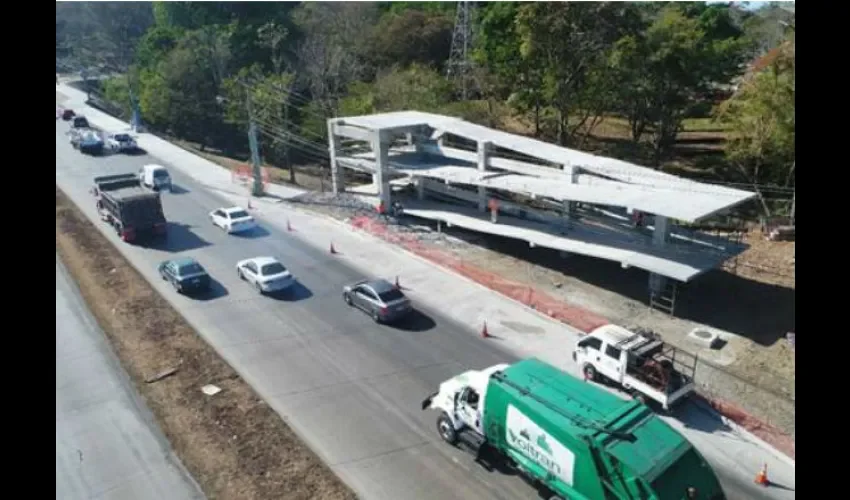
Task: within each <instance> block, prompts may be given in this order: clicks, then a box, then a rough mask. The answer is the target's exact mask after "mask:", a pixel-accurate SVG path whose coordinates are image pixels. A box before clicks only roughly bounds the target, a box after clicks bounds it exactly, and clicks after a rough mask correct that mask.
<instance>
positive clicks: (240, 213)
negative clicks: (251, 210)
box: [230, 210, 250, 219]
mask: <svg viewBox="0 0 850 500" xmlns="http://www.w3.org/2000/svg"><path fill="white" fill-rule="evenodd" d="M245 217H250V215H249V214H248V212H246V211H244V210H237V211H235V212H230V218H231V219H244V218H245Z"/></svg>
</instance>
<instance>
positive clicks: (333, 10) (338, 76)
mask: <svg viewBox="0 0 850 500" xmlns="http://www.w3.org/2000/svg"><path fill="white" fill-rule="evenodd" d="M377 15H378V11H377V9H376V8H375V5H374V4H371V3H366V2H358V3H331V2H327V3H305V4H302V5H301V6H300V7H299V8H298V11H297V12H296V13H295V20H296V24H297V26H298V28H299V29H300V30H301V32H302V33H303V39H302V40H301V42H300V43H299V45H298V48H297V58H298V75H299V77H300V78H301V79H302V81H303V82H304V84H305V86H306V87H307V89H308V90H309V92H310V94H311V97H312V98H313V99H314V100H316V101H317V105H318V106H319V108H320V109H321V110H322V113H323V114H324V115H325V116H327V117H330V116H333V115H335V114H336V111H337V109H338V104H339V100H340V99H341V98H342V97H343V96H344V94H345V90H346V88H347V87H348V85H349V84H350V83H352V82H354V81H356V80H358V79H359V78H360V77H362V76H363V75H364V74H366V73H367V71H366V69H367V68H366V67H365V65H364V64H363V60H364V52H365V47H366V45H365V43H366V39H365V37H364V36H363V34H364V33H368V32H369V30H370V29H371V27H372V26H374V25H375V21H376V20H377Z"/></svg>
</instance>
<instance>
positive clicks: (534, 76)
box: [473, 2, 543, 136]
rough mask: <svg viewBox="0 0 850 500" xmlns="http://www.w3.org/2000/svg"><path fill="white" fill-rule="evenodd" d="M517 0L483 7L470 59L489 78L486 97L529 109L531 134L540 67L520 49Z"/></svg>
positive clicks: (536, 113)
mask: <svg viewBox="0 0 850 500" xmlns="http://www.w3.org/2000/svg"><path fill="white" fill-rule="evenodd" d="M520 5H521V4H520V3H519V2H496V3H493V4H490V5H488V6H487V7H485V8H484V10H483V12H482V14H481V21H480V24H479V30H478V33H477V38H476V44H477V47H476V51H475V54H474V56H473V57H474V59H475V61H476V62H477V63H478V66H479V67H483V68H486V70H487V72H488V74H489V75H490V76H492V79H491V80H490V81H488V83H491V85H489V86H488V85H483V86H482V85H479V87H484V88H490V89H492V93H486V94H487V96H488V97H491V96H492V97H496V98H499V99H502V100H507V101H508V103H509V104H510V105H511V106H512V107H513V108H514V109H516V110H518V111H520V112H524V113H525V112H529V111H531V112H533V115H534V135H535V136H537V135H539V134H540V108H541V104H542V97H543V93H542V78H543V67H542V66H541V65H540V64H538V62H536V61H533V60H532V58H531V57H523V55H522V53H521V52H520V44H521V40H520V35H519V32H518V31H517V23H516V19H517V11H518V9H519V6H520Z"/></svg>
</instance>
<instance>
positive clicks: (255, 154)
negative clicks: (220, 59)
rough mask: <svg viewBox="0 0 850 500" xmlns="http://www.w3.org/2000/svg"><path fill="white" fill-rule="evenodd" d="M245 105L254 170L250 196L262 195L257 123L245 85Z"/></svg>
mask: <svg viewBox="0 0 850 500" xmlns="http://www.w3.org/2000/svg"><path fill="white" fill-rule="evenodd" d="M245 96H246V107H247V109H248V147H249V148H250V149H251V166H252V167H253V170H254V185H253V188H252V189H251V195H252V196H262V195H263V172H262V169H261V167H260V146H259V142H258V140H257V123H256V122H255V121H254V107H253V105H252V104H251V88H250V87H248V86H247V85H245Z"/></svg>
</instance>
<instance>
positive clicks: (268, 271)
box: [260, 262, 286, 276]
mask: <svg viewBox="0 0 850 500" xmlns="http://www.w3.org/2000/svg"><path fill="white" fill-rule="evenodd" d="M260 272H261V273H262V275H263V276H271V275H273V274H280V273H285V272H286V268H285V267H283V264H281V263H280V262H274V263H272V264H266V265H265V266H263V267H262V268H260Z"/></svg>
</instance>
